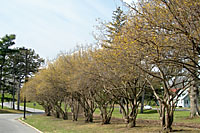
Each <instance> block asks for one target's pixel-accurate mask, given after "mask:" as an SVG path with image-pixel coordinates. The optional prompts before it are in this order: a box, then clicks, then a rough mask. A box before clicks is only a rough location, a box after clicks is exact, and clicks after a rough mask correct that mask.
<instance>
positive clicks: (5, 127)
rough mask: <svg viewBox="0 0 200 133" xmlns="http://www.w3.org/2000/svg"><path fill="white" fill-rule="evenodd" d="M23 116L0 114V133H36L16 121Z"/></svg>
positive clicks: (36, 132)
mask: <svg viewBox="0 0 200 133" xmlns="http://www.w3.org/2000/svg"><path fill="white" fill-rule="evenodd" d="M22 116H23V114H0V133H38V131H36V130H35V129H33V128H31V127H29V126H27V125H25V124H22V123H21V122H20V121H18V120H17V119H18V118H20V117H22Z"/></svg>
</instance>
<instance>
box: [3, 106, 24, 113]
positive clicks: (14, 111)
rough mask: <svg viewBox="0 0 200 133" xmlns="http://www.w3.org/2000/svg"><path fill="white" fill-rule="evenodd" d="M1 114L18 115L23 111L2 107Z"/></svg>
mask: <svg viewBox="0 0 200 133" xmlns="http://www.w3.org/2000/svg"><path fill="white" fill-rule="evenodd" d="M3 113H19V114H22V113H23V111H19V110H13V109H10V108H7V107H4V109H0V114H3Z"/></svg>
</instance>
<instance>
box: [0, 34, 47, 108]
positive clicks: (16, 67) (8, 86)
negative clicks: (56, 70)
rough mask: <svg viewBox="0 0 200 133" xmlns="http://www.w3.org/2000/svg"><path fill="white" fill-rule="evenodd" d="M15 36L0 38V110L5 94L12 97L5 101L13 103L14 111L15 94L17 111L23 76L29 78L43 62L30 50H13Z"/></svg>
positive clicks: (20, 48) (19, 48) (18, 48)
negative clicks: (0, 94) (0, 103)
mask: <svg viewBox="0 0 200 133" xmlns="http://www.w3.org/2000/svg"><path fill="white" fill-rule="evenodd" d="M15 38H16V36H15V35H14V34H11V35H5V36H4V37H2V38H0V90H1V93H2V96H1V102H2V108H3V104H4V101H5V96H4V95H5V93H6V94H11V95H12V97H13V98H12V100H11V99H6V100H7V101H12V102H13V109H15V106H14V105H15V99H16V94H17V95H18V98H17V99H18V102H17V103H18V109H19V103H20V88H21V87H22V84H23V83H24V82H25V76H27V77H31V76H32V75H33V74H34V73H35V72H37V71H38V68H39V67H40V66H41V63H43V62H44V60H43V59H42V58H40V57H39V55H38V54H36V53H35V51H34V50H32V49H27V48H25V47H17V48H13V45H14V44H15V42H14V40H15Z"/></svg>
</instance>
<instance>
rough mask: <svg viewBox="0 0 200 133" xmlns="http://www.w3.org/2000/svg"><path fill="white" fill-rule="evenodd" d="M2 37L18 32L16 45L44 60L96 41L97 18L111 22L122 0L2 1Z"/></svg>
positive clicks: (0, 22) (0, 17) (129, 0)
mask: <svg viewBox="0 0 200 133" xmlns="http://www.w3.org/2000/svg"><path fill="white" fill-rule="evenodd" d="M125 1H126V2H131V1H132V0H125ZM0 3H1V8H0V29H1V30H0V38H1V37H3V36H5V35H6V34H16V40H15V43H16V44H15V47H22V46H24V47H26V48H31V49H34V50H35V51H36V53H37V54H39V55H40V57H42V58H44V59H50V60H51V59H54V58H56V57H57V55H58V54H59V53H60V52H67V51H70V50H73V49H74V48H75V47H76V46H77V45H80V44H83V45H84V44H88V43H93V42H94V39H93V36H92V33H93V32H95V30H96V29H95V25H97V24H98V22H97V21H96V20H97V19H98V18H100V19H101V20H102V21H104V20H105V21H110V20H111V19H112V12H113V11H114V10H115V9H116V7H118V6H122V3H121V2H120V0H0Z"/></svg>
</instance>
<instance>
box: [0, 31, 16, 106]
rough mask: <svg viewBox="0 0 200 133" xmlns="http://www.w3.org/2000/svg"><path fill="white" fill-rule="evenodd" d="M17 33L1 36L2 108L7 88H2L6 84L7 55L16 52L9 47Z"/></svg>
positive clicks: (0, 86)
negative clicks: (4, 74) (4, 77)
mask: <svg viewBox="0 0 200 133" xmlns="http://www.w3.org/2000/svg"><path fill="white" fill-rule="evenodd" d="M14 40H15V35H14V34H11V35H5V36H4V37H3V38H1V41H0V89H2V100H1V101H2V108H3V103H4V91H5V89H4V88H2V87H3V86H5V84H4V83H5V82H4V81H3V80H4V79H3V73H4V67H5V63H6V61H7V56H8V54H9V53H13V52H16V51H15V50H12V49H10V48H9V47H11V46H13V45H14V44H15V42H14Z"/></svg>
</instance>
